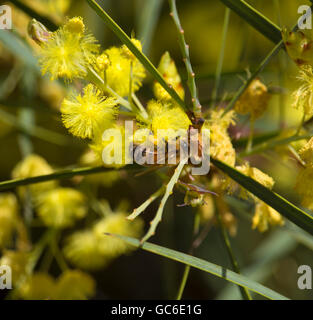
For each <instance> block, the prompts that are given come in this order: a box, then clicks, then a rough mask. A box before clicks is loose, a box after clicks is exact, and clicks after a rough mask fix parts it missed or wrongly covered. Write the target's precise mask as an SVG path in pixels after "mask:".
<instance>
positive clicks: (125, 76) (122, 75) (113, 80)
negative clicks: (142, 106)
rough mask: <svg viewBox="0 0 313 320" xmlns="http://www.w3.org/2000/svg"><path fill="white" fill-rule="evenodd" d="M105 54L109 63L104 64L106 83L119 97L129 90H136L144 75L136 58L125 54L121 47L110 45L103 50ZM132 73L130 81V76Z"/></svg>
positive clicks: (124, 95) (125, 94) (127, 93)
mask: <svg viewBox="0 0 313 320" xmlns="http://www.w3.org/2000/svg"><path fill="white" fill-rule="evenodd" d="M103 53H104V54H105V55H107V57H108V59H109V61H110V64H109V65H107V64H106V65H105V67H106V71H105V80H106V83H107V85H108V86H109V87H110V88H111V89H113V90H114V91H115V92H116V93H117V94H118V95H120V96H121V97H126V96H128V95H129V92H130V83H131V88H132V92H136V91H137V90H138V89H139V88H140V87H141V85H142V81H143V79H144V78H145V76H146V73H145V69H144V67H143V65H142V64H141V63H140V62H139V61H138V59H133V58H130V57H129V56H128V55H127V54H125V49H124V48H123V47H120V48H117V47H112V48H109V49H107V50H105V51H104V52H103ZM131 75H132V82H130V76H131Z"/></svg>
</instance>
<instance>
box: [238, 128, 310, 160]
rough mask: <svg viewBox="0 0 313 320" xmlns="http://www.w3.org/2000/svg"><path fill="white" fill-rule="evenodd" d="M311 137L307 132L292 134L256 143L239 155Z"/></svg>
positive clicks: (262, 150) (243, 155) (260, 151)
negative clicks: (304, 133)
mask: <svg viewBox="0 0 313 320" xmlns="http://www.w3.org/2000/svg"><path fill="white" fill-rule="evenodd" d="M311 137H312V133H309V134H306V135H302V136H299V135H293V136H291V137H288V138H283V139H273V140H269V141H267V142H265V143H261V144H259V145H257V146H256V147H254V148H252V149H251V150H250V151H244V152H241V153H239V156H240V157H246V156H250V155H253V154H257V153H262V152H264V151H266V150H269V149H273V148H275V147H277V146H280V145H285V144H289V143H291V142H294V141H299V140H302V139H310V138H311Z"/></svg>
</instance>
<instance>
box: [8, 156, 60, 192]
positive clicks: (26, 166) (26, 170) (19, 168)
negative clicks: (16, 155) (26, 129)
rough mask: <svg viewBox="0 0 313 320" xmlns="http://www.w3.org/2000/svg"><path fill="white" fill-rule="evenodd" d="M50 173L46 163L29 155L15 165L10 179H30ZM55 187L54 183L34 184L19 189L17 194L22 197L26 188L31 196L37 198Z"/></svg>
mask: <svg viewBox="0 0 313 320" xmlns="http://www.w3.org/2000/svg"><path fill="white" fill-rule="evenodd" d="M50 173H53V170H52V168H51V166H50V165H49V164H48V162H47V161H46V160H45V159H43V158H42V157H40V156H38V155H36V154H31V155H29V156H27V157H26V158H24V159H23V160H22V161H21V162H19V163H18V164H17V165H16V167H15V168H14V169H13V171H12V178H13V179H22V178H30V177H36V176H40V175H45V174H50ZM56 185H57V183H56V182H55V181H48V182H41V183H35V184H32V185H30V186H29V187H20V188H19V192H20V194H21V196H24V195H25V190H26V188H29V190H30V192H31V194H32V195H33V196H37V195H38V194H41V193H43V192H45V191H48V190H51V189H53V188H54V187H55V186H56Z"/></svg>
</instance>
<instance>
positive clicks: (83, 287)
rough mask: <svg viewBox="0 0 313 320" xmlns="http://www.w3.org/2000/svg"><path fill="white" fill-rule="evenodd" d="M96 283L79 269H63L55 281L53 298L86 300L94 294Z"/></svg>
mask: <svg viewBox="0 0 313 320" xmlns="http://www.w3.org/2000/svg"><path fill="white" fill-rule="evenodd" d="M95 287H96V283H95V281H94V279H93V278H92V277H91V276H90V275H89V274H87V273H85V272H82V271H80V270H67V271H64V272H63V273H62V274H61V275H60V276H59V278H58V279H57V282H56V287H55V290H54V299H57V300H86V299H88V298H91V297H92V296H94V294H95Z"/></svg>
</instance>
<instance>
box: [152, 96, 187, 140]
mask: <svg viewBox="0 0 313 320" xmlns="http://www.w3.org/2000/svg"><path fill="white" fill-rule="evenodd" d="M147 111H148V114H149V118H148V121H147V124H148V127H149V128H150V129H151V131H152V132H153V133H154V135H155V137H156V136H157V135H158V131H159V130H165V131H164V136H162V132H161V131H160V132H159V137H160V138H162V137H163V138H164V139H166V140H167V139H168V138H169V137H168V136H166V131H167V130H173V131H174V132H175V131H179V130H184V131H185V132H186V133H187V130H188V129H189V126H190V125H191V121H190V119H189V117H188V116H187V114H186V113H185V112H184V111H183V110H182V109H181V108H180V107H179V106H178V105H172V104H171V103H163V102H161V101H156V100H151V101H150V102H149V103H148V105H147Z"/></svg>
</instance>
